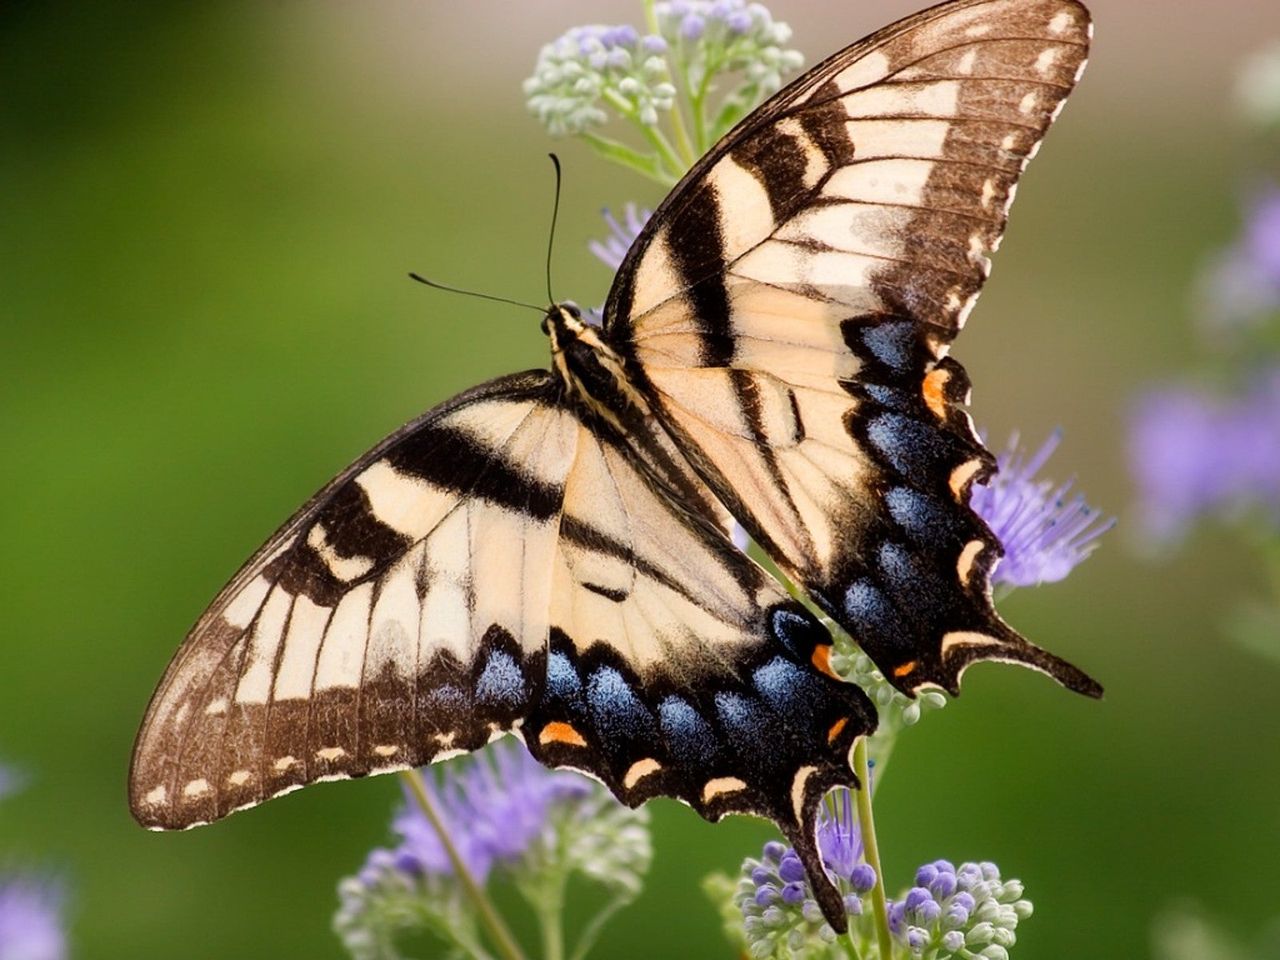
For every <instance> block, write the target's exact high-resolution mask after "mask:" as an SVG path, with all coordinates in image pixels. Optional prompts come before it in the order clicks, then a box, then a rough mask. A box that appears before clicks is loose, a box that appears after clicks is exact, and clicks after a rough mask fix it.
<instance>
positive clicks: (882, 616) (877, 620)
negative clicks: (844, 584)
mask: <svg viewBox="0 0 1280 960" xmlns="http://www.w3.org/2000/svg"><path fill="white" fill-rule="evenodd" d="M844 609H845V613H847V614H848V615H849V620H850V622H851V623H852V624H853V626H854V628H855V629H854V631H853V639H854V640H856V641H858V642H859V644H861V645H862V646H863V648H867V647H873V649H874V648H879V649H884V650H890V651H893V652H894V654H896V655H899V656H903V657H905V658H909V657H911V656H912V655H913V644H912V641H911V637H910V635H909V634H908V633H907V631H906V630H905V629H904V624H903V623H902V620H901V615H900V614H899V612H898V611H897V609H896V608H895V607H894V606H893V604H892V603H890V602H889V599H888V598H887V597H886V596H885V595H884V594H883V593H882V592H881V591H880V589H879V588H878V587H877V586H876V585H875V584H874V583H872V582H871V580H869V579H866V578H863V579H859V580H855V581H854V582H853V583H852V584H850V585H849V589H848V590H846V591H845V594H844ZM871 638H874V641H875V642H874V644H873V643H871V642H870V641H871Z"/></svg>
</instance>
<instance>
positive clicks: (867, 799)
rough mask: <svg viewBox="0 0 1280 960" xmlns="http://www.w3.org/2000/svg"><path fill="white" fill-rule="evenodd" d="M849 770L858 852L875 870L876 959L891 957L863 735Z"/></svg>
mask: <svg viewBox="0 0 1280 960" xmlns="http://www.w3.org/2000/svg"><path fill="white" fill-rule="evenodd" d="M853 772H854V773H856V774H857V775H858V779H859V780H860V781H862V785H861V788H860V789H859V790H858V828H859V830H860V831H861V832H862V851H863V852H862V855H863V857H864V858H865V859H866V861H867V863H868V864H869V865H870V867H871V869H873V870H874V871H875V872H876V885H875V886H874V887H872V888H871V909H872V911H873V912H874V913H875V922H876V941H877V942H878V943H879V945H880V960H892V958H893V940H892V939H891V938H890V935H889V903H888V901H887V899H886V898H885V892H884V869H883V868H882V867H881V865H880V846H879V844H877V843H876V824H875V819H874V818H873V817H872V814H871V790H870V786H871V784H870V780H871V769H870V766H869V765H868V764H867V738H866V737H859V738H858V745H857V746H856V747H854V748H853Z"/></svg>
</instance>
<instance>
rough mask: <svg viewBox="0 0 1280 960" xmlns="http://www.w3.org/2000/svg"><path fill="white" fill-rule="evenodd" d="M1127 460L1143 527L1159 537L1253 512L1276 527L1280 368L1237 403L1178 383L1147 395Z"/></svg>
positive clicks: (1279, 510)
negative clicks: (1210, 518) (1206, 519)
mask: <svg viewBox="0 0 1280 960" xmlns="http://www.w3.org/2000/svg"><path fill="white" fill-rule="evenodd" d="M1129 455H1130V461H1131V469H1132V471H1133V476H1134V478H1135V480H1136V482H1137V485H1138V490H1139V498H1140V504H1139V506H1140V510H1141V515H1142V519H1143V523H1144V526H1145V528H1146V530H1147V531H1148V533H1149V534H1150V535H1152V536H1153V537H1155V538H1157V539H1166V540H1167V539H1170V538H1173V537H1176V536H1177V535H1179V534H1180V533H1182V532H1183V531H1184V530H1185V529H1186V528H1187V527H1188V526H1189V525H1190V524H1191V523H1193V522H1194V521H1195V520H1197V519H1199V518H1200V517H1202V516H1206V515H1210V514H1231V513H1237V512H1241V511H1244V510H1248V509H1251V508H1252V509H1257V510H1260V511H1261V512H1262V513H1263V514H1264V515H1265V516H1267V517H1268V518H1269V519H1270V522H1272V523H1280V367H1277V368H1273V369H1271V370H1268V371H1267V372H1265V373H1264V374H1262V375H1260V376H1258V377H1257V378H1256V379H1255V380H1254V381H1253V383H1252V384H1250V385H1249V387H1248V389H1247V390H1245V391H1244V392H1243V393H1242V394H1241V395H1240V396H1238V397H1235V398H1226V397H1220V396H1214V395H1213V394H1210V393H1208V392H1207V391H1204V390H1200V389H1197V388H1194V387H1184V386H1172V387H1164V388H1160V389H1156V390H1152V391H1150V392H1148V393H1147V395H1146V396H1145V397H1142V398H1141V399H1140V400H1139V402H1138V404H1137V405H1136V407H1135V410H1134V414H1133V417H1132V423H1131V428H1130V443H1129Z"/></svg>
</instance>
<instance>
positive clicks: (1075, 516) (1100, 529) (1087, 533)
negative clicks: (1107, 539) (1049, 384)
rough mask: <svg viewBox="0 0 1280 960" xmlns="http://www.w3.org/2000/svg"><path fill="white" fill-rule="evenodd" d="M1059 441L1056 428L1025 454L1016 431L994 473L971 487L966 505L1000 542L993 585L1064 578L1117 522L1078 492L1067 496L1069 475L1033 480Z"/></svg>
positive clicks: (1031, 584)
mask: <svg viewBox="0 0 1280 960" xmlns="http://www.w3.org/2000/svg"><path fill="white" fill-rule="evenodd" d="M1061 440H1062V436H1061V434H1060V433H1058V432H1055V433H1053V434H1051V435H1050V437H1049V439H1048V440H1046V441H1045V442H1044V443H1043V444H1042V445H1041V447H1040V449H1039V450H1037V451H1036V452H1035V453H1034V454H1032V455H1031V456H1030V457H1029V458H1028V457H1025V456H1024V455H1023V453H1022V451H1021V450H1020V449H1019V448H1018V438H1017V435H1016V434H1015V435H1014V436H1013V437H1012V438H1010V440H1009V445H1008V446H1007V447H1006V448H1005V450H1004V452H1002V453H1001V454H1000V455H999V456H998V457H997V458H996V461H997V465H998V472H997V473H996V475H995V476H994V477H993V478H992V479H991V480H989V481H988V482H987V483H986V484H984V485H981V486H975V487H974V488H973V496H972V498H971V500H970V501H969V505H970V506H971V507H972V508H973V509H974V511H975V512H976V513H977V514H978V516H980V517H982V519H983V520H985V521H986V523H987V526H989V527H990V528H991V531H992V533H994V534H995V535H996V537H997V538H998V539H999V540H1000V543H1001V544H1002V545H1003V546H1004V556H1003V557H1002V558H1001V560H1000V562H999V563H998V564H997V565H996V568H995V570H994V572H993V573H992V576H991V582H992V583H993V584H1005V585H1007V586H1013V587H1026V586H1034V585H1035V584H1038V583H1052V582H1054V581H1057V580H1062V579H1063V578H1064V577H1066V576H1067V574H1069V573H1070V572H1071V571H1072V570H1073V569H1074V568H1075V567H1076V566H1078V565H1079V564H1080V563H1081V562H1082V561H1083V560H1084V559H1085V557H1087V556H1089V554H1090V553H1092V552H1093V550H1094V548H1095V547H1097V545H1098V537H1100V536H1101V535H1102V534H1104V533H1106V532H1107V531H1108V530H1110V529H1111V528H1112V527H1113V526H1114V525H1115V519H1114V518H1111V519H1104V518H1103V517H1102V516H1101V514H1099V513H1098V511H1096V510H1094V509H1091V508H1090V507H1089V506H1088V505H1087V504H1086V503H1085V500H1084V497H1083V496H1082V495H1081V494H1078V493H1077V494H1075V495H1071V483H1072V482H1071V481H1070V480H1068V481H1067V482H1066V483H1063V484H1059V485H1055V484H1054V483H1053V482H1052V481H1049V480H1040V479H1036V474H1037V473H1038V472H1039V470H1040V468H1041V467H1043V466H1044V464H1045V462H1046V461H1047V460H1048V459H1049V457H1050V456H1052V455H1053V452H1054V450H1056V449H1057V447H1058V444H1059V443H1060V442H1061Z"/></svg>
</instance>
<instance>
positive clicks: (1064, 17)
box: [1049, 10, 1092, 37]
mask: <svg viewBox="0 0 1280 960" xmlns="http://www.w3.org/2000/svg"><path fill="white" fill-rule="evenodd" d="M1073 23H1075V18H1074V17H1073V16H1071V14H1070V13H1069V12H1068V11H1066V10H1063V11H1061V12H1060V13H1058V14H1057V15H1056V16H1055V17H1054V18H1053V19H1052V20H1050V21H1049V32H1050V33H1052V34H1053V35H1054V36H1055V37H1056V36H1059V35H1060V34H1063V33H1066V32H1067V28H1068V27H1070V26H1071V25H1072V24H1073ZM1090 26H1091V27H1092V24H1090Z"/></svg>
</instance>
